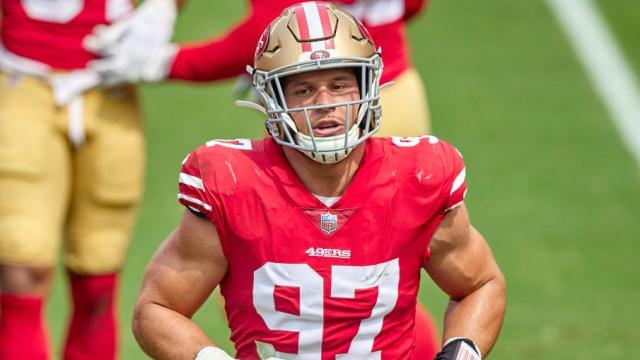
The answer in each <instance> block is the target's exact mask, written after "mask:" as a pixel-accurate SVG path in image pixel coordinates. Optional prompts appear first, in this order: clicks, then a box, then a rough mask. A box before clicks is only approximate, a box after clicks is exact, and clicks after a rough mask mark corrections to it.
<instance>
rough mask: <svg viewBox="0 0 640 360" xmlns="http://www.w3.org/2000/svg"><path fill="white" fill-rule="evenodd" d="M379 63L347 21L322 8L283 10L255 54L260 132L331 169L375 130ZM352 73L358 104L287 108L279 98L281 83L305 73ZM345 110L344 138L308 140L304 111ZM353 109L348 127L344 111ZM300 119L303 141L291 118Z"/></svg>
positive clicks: (357, 27)
mask: <svg viewBox="0 0 640 360" xmlns="http://www.w3.org/2000/svg"><path fill="white" fill-rule="evenodd" d="M382 67H383V66H382V60H381V58H380V54H379V52H378V51H377V50H376V48H375V45H374V43H373V41H372V39H371V36H370V35H369V33H368V32H367V30H366V29H365V28H364V26H363V25H362V24H361V23H360V22H359V21H358V20H357V19H356V18H355V17H353V16H352V15H350V14H348V13H346V12H344V11H342V10H339V9H337V8H336V7H335V6H334V5H333V4H330V3H325V2H305V3H301V4H297V5H294V6H291V7H289V8H288V9H286V10H285V11H284V12H283V13H282V14H281V15H280V16H279V17H278V18H276V19H275V20H274V21H273V22H271V24H270V25H269V27H268V28H267V29H266V30H265V31H264V33H263V34H262V37H261V38H260V41H259V42H258V45H257V47H256V53H255V63H254V68H250V67H249V68H248V70H250V72H251V73H252V75H253V85H254V87H255V88H256V90H257V92H258V96H259V98H260V100H261V102H262V105H263V106H264V108H265V109H264V110H266V114H267V120H266V123H265V125H266V128H267V130H268V131H269V134H271V136H273V138H274V139H275V141H276V142H278V143H279V144H282V145H285V146H290V147H293V148H295V149H298V150H300V151H302V152H303V153H304V154H306V155H307V156H309V157H310V158H312V159H314V160H316V161H319V162H322V163H335V162H338V161H341V160H342V159H344V158H345V157H346V156H347V155H348V154H349V152H350V151H351V150H352V149H353V148H354V147H355V146H356V145H358V144H360V143H361V142H363V141H364V140H365V139H367V138H368V137H370V136H371V135H372V134H374V133H375V132H376V131H378V129H379V128H380V119H381V117H382V114H381V109H380V96H379V88H380V76H381V75H382ZM336 68H353V69H354V73H355V75H356V78H357V79H358V82H359V88H360V99H359V100H354V101H347V102H340V103H332V104H322V105H314V106H306V107H297V108H290V107H288V106H287V102H286V100H285V97H284V91H283V87H284V86H283V81H282V80H283V79H284V78H286V77H287V76H290V75H294V74H299V73H303V72H309V71H317V70H325V69H336ZM338 106H345V107H346V111H347V123H346V126H345V132H344V134H338V135H334V136H326V137H320V136H314V135H313V131H312V129H311V123H310V119H309V111H310V110H317V109H321V108H335V107H338ZM354 107H355V108H356V109H358V110H357V111H358V114H357V117H356V119H355V123H354V124H350V123H349V122H350V121H351V118H352V116H350V114H349V111H350V109H352V108H354ZM295 112H301V113H304V115H305V117H306V124H307V126H308V129H306V130H308V131H306V133H308V134H309V135H306V134H304V133H303V132H302V131H300V130H301V129H298V128H297V127H296V125H295V123H294V121H293V120H292V118H291V114H292V113H295Z"/></svg>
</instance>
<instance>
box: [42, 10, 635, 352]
mask: <svg viewBox="0 0 640 360" xmlns="http://www.w3.org/2000/svg"><path fill="white" fill-rule="evenodd" d="M243 6H244V2H242V1H196V0H192V1H191V2H190V3H189V4H188V5H187V6H186V9H185V11H184V13H183V15H182V16H181V18H180V21H179V28H178V32H177V38H178V40H187V39H202V38H204V37H207V36H209V35H211V34H215V33H219V32H221V31H223V30H224V29H225V28H226V27H227V26H228V25H230V24H231V23H232V22H233V21H234V20H235V19H237V18H239V17H240V16H241V15H242V13H243ZM598 6H599V8H600V9H601V11H602V13H603V15H604V16H605V17H606V19H607V20H608V21H609V23H610V24H611V28H612V30H613V31H614V33H615V35H616V37H617V38H618V40H619V42H620V44H621V45H622V47H623V51H624V53H625V55H626V56H627V58H628V60H629V62H630V63H631V64H632V66H633V68H634V69H635V71H636V74H640V44H639V43H638V35H639V34H640V25H638V24H640V7H639V6H638V4H637V1H634V0H599V1H598ZM410 30H411V31H410V37H411V40H412V42H413V44H414V48H413V53H414V60H415V65H416V67H417V68H418V69H419V71H420V72H421V73H422V75H423V77H424V79H425V83H426V85H427V88H428V92H429V102H430V106H431V110H432V115H433V121H434V132H435V134H436V135H438V136H439V137H441V138H444V139H447V140H449V141H450V142H452V143H454V144H456V145H457V146H458V147H459V148H460V150H461V151H462V152H463V154H464V155H465V160H466V164H467V174H468V175H467V176H468V183H469V188H470V191H469V195H468V197H467V204H468V207H469V209H470V212H471V217H472V221H473V223H474V224H475V226H476V227H477V228H478V229H480V231H481V232H483V234H484V235H485V236H486V238H487V239H488V241H489V242H490V243H491V245H492V247H493V249H494V252H495V255H496V257H497V259H498V262H499V263H500V265H501V266H502V269H503V271H504V273H505V275H506V277H507V280H508V310H507V316H506V320H505V324H504V327H503V330H502V335H501V338H500V340H499V342H498V344H497V346H496V348H495V350H494V352H493V354H492V355H491V358H492V359H496V360H498V359H631V358H640V348H638V346H637V344H640V326H639V325H638V324H640V310H639V309H638V307H639V304H640V281H638V279H637V277H638V275H640V265H639V262H638V261H637V258H638V254H640V171H639V166H638V164H636V163H635V162H634V160H633V157H632V156H631V155H630V153H629V152H628V150H627V149H626V148H625V147H624V145H623V143H622V142H621V140H620V137H619V135H618V133H617V131H616V129H615V127H614V125H613V122H612V121H611V118H610V117H609V115H608V113H607V111H606V109H605V107H604V106H603V105H602V102H601V100H600V98H599V97H598V95H597V93H596V92H595V91H594V89H593V88H592V85H591V83H590V82H589V80H588V78H587V77H586V76H585V73H584V71H583V69H582V67H581V66H580V64H579V62H578V60H577V58H576V57H575V55H574V53H573V52H572V50H571V47H570V46H569V43H568V42H567V39H566V37H565V36H564V34H563V33H562V31H561V29H560V27H559V26H558V24H557V22H556V20H555V18H554V17H553V16H552V14H551V12H550V10H549V8H548V7H547V6H546V4H545V3H544V2H543V1H541V0H529V1H513V0H484V1H474V0H459V1H435V0H434V1H432V4H431V6H430V8H429V9H428V11H427V13H426V14H424V16H422V17H421V18H420V19H418V20H417V21H415V22H414V23H413V24H412V26H411V29H410ZM222 55H223V54H221V56H222ZM230 89H231V86H230V84H229V83H226V84H218V85H215V86H193V85H181V84H168V85H161V86H147V87H145V88H144V89H143V100H144V106H145V115H146V129H147V133H148V151H149V165H148V176H147V187H146V194H145V201H144V204H143V206H142V209H141V214H140V219H139V222H138V226H137V230H136V233H135V238H134V240H133V243H132V246H131V251H130V255H129V259H128V262H127V266H126V269H125V273H124V278H123V284H122V285H123V287H122V291H121V298H120V299H121V300H120V317H121V320H122V340H123V343H122V358H123V359H143V358H145V356H144V355H143V354H142V352H141V351H140V350H139V349H138V347H137V345H136V344H135V341H134V339H133V336H132V335H131V333H130V331H129V326H128V324H129V321H130V318H131V308H132V304H133V301H134V298H135V295H136V292H137V288H138V285H139V283H140V279H141V276H142V272H143V269H144V267H145V264H146V263H147V261H148V260H149V258H150V257H151V255H152V253H153V251H154V249H155V248H156V247H157V246H158V244H159V243H160V241H162V239H163V238H164V237H165V236H166V234H167V233H168V232H169V231H170V229H171V228H172V227H173V226H174V225H175V223H176V221H177V219H178V216H179V214H180V212H181V211H182V209H181V207H180V206H179V204H178V203H177V202H176V200H175V193H176V186H177V185H176V179H177V173H178V170H179V165H180V160H181V159H182V158H183V157H184V155H185V154H187V153H188V152H189V151H190V150H191V149H192V148H194V147H196V146H197V145H199V144H201V143H203V142H204V141H206V140H209V139H212V138H224V137H257V136H260V135H261V134H262V127H261V126H262V122H261V119H260V118H258V117H256V114H254V113H253V112H251V111H249V110H244V109H240V108H236V107H235V106H234V105H233V104H232V101H233V97H232V95H231V92H230ZM637 120H638V121H640V119H637ZM63 281H64V280H63V279H62V276H58V283H57V286H56V288H55V291H54V295H53V298H52V300H51V302H50V305H49V308H48V314H49V320H50V322H51V324H52V327H53V338H54V339H55V340H58V339H59V338H60V337H61V336H62V333H63V329H62V324H63V322H64V318H65V316H66V314H67V311H68V310H67V308H66V294H65V292H64V287H63V286H62V285H63V284H62V282H63ZM423 282H424V285H425V286H424V287H423V291H422V292H421V300H422V301H423V302H425V303H426V304H427V305H428V307H429V308H430V309H432V311H433V312H434V313H435V314H436V318H437V319H439V320H440V319H441V317H442V316H441V314H442V311H443V308H444V305H445V302H446V299H445V297H444V296H443V295H442V294H440V293H439V291H438V290H437V289H435V288H434V287H433V285H431V284H430V283H429V281H428V280H427V279H424V281H423ZM197 319H198V321H199V322H200V323H201V324H202V326H203V327H204V328H205V329H206V330H207V331H209V332H210V333H211V334H212V336H213V337H214V338H215V339H216V340H217V341H218V342H219V343H220V344H221V345H222V346H223V347H225V348H227V349H231V344H230V343H229V342H228V340H227V338H226V337H227V334H228V333H227V330H226V325H225V322H224V320H223V319H222V318H221V317H220V315H219V314H218V313H217V311H216V307H215V304H214V303H213V302H209V303H207V304H206V305H205V307H204V308H203V309H202V310H201V312H200V313H199V314H198V315H197Z"/></svg>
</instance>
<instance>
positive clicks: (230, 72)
mask: <svg viewBox="0 0 640 360" xmlns="http://www.w3.org/2000/svg"><path fill="white" fill-rule="evenodd" d="M295 2H296V1H289V0H287V1H277V2H270V1H262V2H259V1H256V2H251V5H252V7H251V8H250V9H249V11H248V13H247V14H246V15H245V17H244V18H243V19H242V20H240V21H239V22H237V23H236V24H234V25H233V26H232V27H231V28H230V29H229V30H228V31H226V32H225V33H224V34H223V35H221V36H218V37H214V38H212V39H209V40H206V41H204V42H200V43H193V44H180V48H179V50H178V52H177V54H176V56H175V58H174V59H173V62H172V63H171V67H170V68H169V71H168V77H169V78H170V79H174V80H187V81H215V80H222V79H228V78H232V77H235V76H238V75H243V74H245V72H246V70H245V68H246V66H247V64H251V63H253V55H254V52H255V45H256V44H257V43H258V40H259V39H260V35H261V34H262V31H263V30H264V29H265V28H266V27H267V26H268V25H269V23H270V22H271V20H273V19H274V18H275V17H276V16H278V14H280V12H281V11H282V10H283V9H284V8H285V7H286V6H287V5H292V4H294V3H295ZM221 54H224V56H222V55H221Z"/></svg>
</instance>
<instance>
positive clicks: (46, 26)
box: [0, 0, 133, 70]
mask: <svg viewBox="0 0 640 360" xmlns="http://www.w3.org/2000/svg"><path fill="white" fill-rule="evenodd" d="M0 4H2V18H1V21H2V23H1V25H0V40H1V43H2V44H1V45H2V46H4V47H5V48H6V49H7V50H8V51H10V52H11V53H13V54H15V55H19V56H21V57H24V58H27V59H31V60H36V61H39V62H41V63H44V64H47V65H49V66H51V67H53V68H56V69H64V70H72V69H78V68H83V67H85V65H86V64H87V62H88V61H89V60H92V59H94V58H95V55H93V54H91V53H90V52H88V51H86V50H85V49H84V48H83V47H82V39H83V38H84V37H85V35H87V34H89V33H90V32H91V30H93V27H94V26H96V25H98V24H109V23H111V22H113V21H114V20H116V19H118V18H120V17H121V16H123V15H125V14H127V13H129V12H130V11H131V10H132V9H133V5H132V1H131V0H0Z"/></svg>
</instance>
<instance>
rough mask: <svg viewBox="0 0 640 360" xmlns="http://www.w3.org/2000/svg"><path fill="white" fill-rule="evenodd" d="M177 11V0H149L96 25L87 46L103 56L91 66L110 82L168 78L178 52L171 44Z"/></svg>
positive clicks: (87, 40) (89, 36) (85, 40)
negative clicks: (127, 13) (120, 16)
mask: <svg viewBox="0 0 640 360" xmlns="http://www.w3.org/2000/svg"><path fill="white" fill-rule="evenodd" d="M176 13H177V7H176V3H175V0H145V1H143V2H142V4H141V5H140V6H138V7H137V8H136V9H135V10H134V11H133V13H131V14H130V15H129V16H127V17H125V18H124V19H121V20H119V21H116V22H114V23H113V24H111V25H109V26H105V25H98V26H96V27H95V28H94V29H93V32H92V33H91V34H89V35H87V36H86V37H85V39H84V46H85V48H87V49H88V50H89V51H91V52H93V53H95V54H98V55H101V56H102V58H101V59H99V60H95V61H92V62H91V63H90V64H89V68H91V69H93V70H95V71H97V72H98V73H99V74H100V75H101V76H102V77H103V78H104V79H105V82H106V85H114V84H117V83H122V82H138V81H159V80H162V79H164V78H166V76H167V74H168V72H169V67H170V65H171V62H172V61H173V58H174V57H175V53H176V52H177V47H176V46H175V45H173V44H171V43H170V40H171V36H172V34H173V26H174V24H175V20H176Z"/></svg>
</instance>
